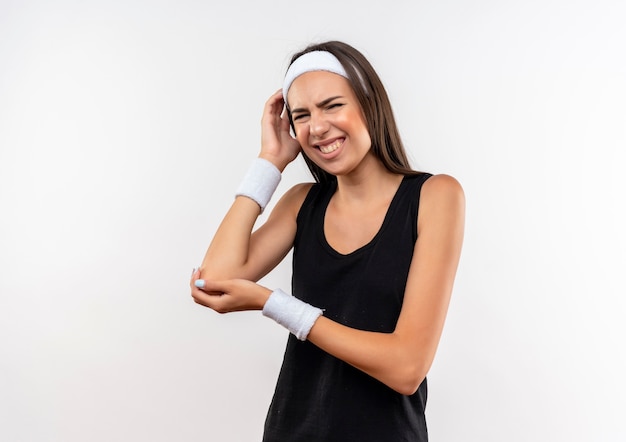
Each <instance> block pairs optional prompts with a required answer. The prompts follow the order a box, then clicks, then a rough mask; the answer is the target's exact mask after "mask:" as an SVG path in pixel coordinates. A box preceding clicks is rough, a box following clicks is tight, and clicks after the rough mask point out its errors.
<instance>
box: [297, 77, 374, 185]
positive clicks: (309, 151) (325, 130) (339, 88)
mask: <svg viewBox="0 0 626 442" xmlns="http://www.w3.org/2000/svg"><path fill="white" fill-rule="evenodd" d="M287 101H288V103H289V109H291V116H292V119H293V124H294V128H295V133H296V138H297V140H298V142H299V143H300V146H302V149H303V151H304V153H305V154H306V155H307V156H308V157H309V158H310V159H311V160H312V161H313V162H314V163H315V164H317V165H318V166H319V167H321V168H322V169H324V170H325V171H327V172H328V173H331V174H333V175H346V174H349V173H351V172H353V171H354V170H356V169H357V168H358V167H359V166H360V165H361V164H362V163H363V160H364V159H365V158H367V157H368V154H369V153H370V147H371V145H372V140H371V138H370V136H369V132H368V130H367V124H366V121H365V117H364V116H363V112H362V110H361V106H360V105H359V102H358V100H357V98H356V96H355V95H354V91H353V90H352V87H351V86H350V83H349V82H348V80H347V79H345V78H344V77H342V76H341V75H337V74H333V73H330V72H325V71H316V72H307V73H306V74H302V75H301V76H299V77H298V78H296V79H295V81H294V82H293V83H292V85H291V88H290V89H289V92H288V94H287ZM369 157H371V158H373V155H369Z"/></svg>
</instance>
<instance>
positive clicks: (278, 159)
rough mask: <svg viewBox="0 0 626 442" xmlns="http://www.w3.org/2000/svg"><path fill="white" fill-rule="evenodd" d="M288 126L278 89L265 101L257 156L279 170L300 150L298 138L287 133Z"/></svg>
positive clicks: (283, 103)
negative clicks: (259, 148)
mask: <svg viewBox="0 0 626 442" xmlns="http://www.w3.org/2000/svg"><path fill="white" fill-rule="evenodd" d="M289 128H290V127H289V115H287V110H286V109H285V101H284V100H283V93H282V89H280V90H279V91H277V92H276V93H274V94H273V95H272V96H271V97H270V99H269V100H267V102H266V103H265V109H264V110H263V117H262V119H261V153H260V154H259V157H260V158H264V159H266V160H268V161H270V162H271V163H272V164H274V165H275V166H276V167H277V168H278V169H279V170H280V171H281V172H282V171H283V170H284V169H285V167H287V164H289V163H291V162H292V161H293V160H295V159H296V157H297V156H298V154H299V153H300V150H301V148H300V144H299V143H298V140H296V139H295V138H294V137H292V136H291V133H289Z"/></svg>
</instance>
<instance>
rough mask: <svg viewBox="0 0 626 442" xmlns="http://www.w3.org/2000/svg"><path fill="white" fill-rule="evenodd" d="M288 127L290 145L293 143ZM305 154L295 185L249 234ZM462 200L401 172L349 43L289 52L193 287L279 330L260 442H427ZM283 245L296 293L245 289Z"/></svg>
mask: <svg viewBox="0 0 626 442" xmlns="http://www.w3.org/2000/svg"><path fill="white" fill-rule="evenodd" d="M290 126H291V128H292V130H293V133H294V134H295V138H293V137H292V136H291V135H290ZM300 153H301V154H302V155H303V156H304V158H305V160H306V162H307V164H308V166H309V169H310V170H311V173H312V174H313V177H314V178H315V181H316V183H314V184H312V183H305V184H299V185H296V186H294V187H293V188H291V189H290V190H289V191H288V192H287V193H286V194H285V195H283V197H282V198H281V199H280V200H279V201H278V203H277V204H276V206H275V208H274V210H273V211H272V213H271V214H270V216H269V217H268V219H267V221H266V222H265V223H264V224H263V225H262V226H261V227H260V228H258V229H257V230H256V231H254V232H252V229H253V226H254V223H255V221H256V219H257V217H258V215H259V214H260V213H261V211H262V210H263V208H264V207H265V205H266V204H267V202H268V200H269V198H270V197H271V194H272V192H273V190H274V189H275V188H276V186H277V184H278V181H279V180H280V172H282V171H283V169H284V168H285V167H286V166H287V165H288V164H289V163H290V162H292V161H293V160H294V159H295V158H296V157H297V156H298V154H300ZM464 205H465V203H464V196H463V191H462V189H461V186H460V185H459V184H458V182H457V181H456V180H455V179H454V178H452V177H450V176H447V175H435V176H432V175H430V174H427V173H420V172H415V171H413V170H412V169H411V168H410V166H409V164H408V161H407V158H406V155H405V151H404V148H403V145H402V142H401V140H400V137H399V134H398V130H397V128H396V124H395V121H394V117H393V114H392V110H391V106H390V103H389V99H388V97H387V94H386V92H385V90H384V88H383V85H382V83H381V81H380V79H379V77H378V75H377V74H376V72H375V71H374V69H373V68H372V66H371V65H370V64H369V62H368V61H367V60H366V59H365V58H364V57H363V55H362V54H361V53H360V52H358V51H357V50H356V49H354V48H352V47H351V46H349V45H347V44H345V43H341V42H326V43H321V44H316V45H313V46H310V47H308V48H307V49H305V50H304V51H302V52H300V53H298V54H296V55H294V57H293V58H292V62H291V65H290V67H289V69H288V71H287V74H286V76H285V82H284V85H283V88H282V89H281V90H280V91H278V92H276V93H275V94H273V95H272V96H271V97H270V99H269V100H268V101H267V103H266V105H265V110H264V113H263V118H262V142H261V152H260V154H259V158H257V159H256V160H255V162H254V163H253V166H252V167H251V169H250V170H249V172H248V174H247V175H246V177H245V178H244V180H243V182H242V184H241V186H240V188H239V191H238V192H237V196H236V198H235V201H234V203H233V205H232V207H231V208H230V210H229V211H228V213H227V214H226V216H225V218H224V220H223V221H222V223H221V225H220V227H219V228H218V230H217V233H216V234H215V237H214V238H213V241H212V242H211V245H210V246H209V249H208V251H207V253H206V256H205V258H204V261H203V262H202V266H201V267H200V269H198V270H196V271H195V272H194V274H193V277H192V280H191V293H192V296H193V299H194V300H195V302H197V303H199V304H201V305H204V306H206V307H209V308H211V309H213V310H215V311H217V312H220V313H226V312H233V311H241V310H262V311H263V314H264V315H265V316H268V317H270V318H272V319H274V320H275V321H277V322H278V323H279V324H281V325H283V326H285V327H286V328H287V329H289V331H290V332H291V333H292V334H291V335H290V336H289V340H288V343H287V348H286V351H285V357H284V361H283V366H282V369H281V372H280V375H279V379H278V384H277V386H276V390H275V393H274V398H273V400H272V404H271V406H270V409H269V412H268V415H267V419H266V423H265V433H264V440H265V441H268V442H269V441H276V442H286V441H289V442H294V441H306V442H311V441H359V442H364V441H376V442H380V441H385V442H386V441H394V442H396V441H426V440H428V435H427V431H426V421H425V416H424V408H425V405H426V374H427V373H428V370H429V368H430V366H431V364H432V362H433V358H434V356H435V352H436V349H437V345H438V343H439V338H440V336H441V332H442V328H443V325H444V321H445V317H446V313H447V310H448V304H449V300H450V295H451V292H452V286H453V282H454V277H455V273H456V269H457V264H458V261H459V256H460V252H461V243H462V240H463V225H464ZM292 247H293V249H294V252H293V281H292V288H291V291H292V292H293V296H291V295H289V294H287V293H285V292H283V291H282V290H280V289H276V290H271V289H268V288H265V287H262V286H260V285H258V284H256V281H258V280H259V279H260V278H261V277H263V276H264V275H265V274H267V273H268V272H269V271H271V270H272V269H273V268H274V267H275V266H276V265H277V264H278V263H279V262H280V261H281V260H282V259H283V258H284V257H285V255H286V254H287V253H288V251H289V250H291V248H292Z"/></svg>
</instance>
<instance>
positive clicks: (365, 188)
mask: <svg viewBox="0 0 626 442" xmlns="http://www.w3.org/2000/svg"><path fill="white" fill-rule="evenodd" d="M402 178H403V176H402V175H398V174H395V173H392V172H390V171H389V170H387V168H386V167H385V166H384V165H383V164H382V162H381V161H380V160H378V159H375V160H374V161H372V162H371V163H370V164H369V165H368V167H361V168H359V169H358V170H355V171H353V172H352V173H350V174H347V175H340V176H337V193H336V197H337V200H338V202H341V203H342V204H363V203H365V202H375V201H377V200H378V199H380V198H383V199H388V198H389V195H391V196H393V195H394V194H395V192H396V190H397V189H398V186H399V185H400V182H401V181H402Z"/></svg>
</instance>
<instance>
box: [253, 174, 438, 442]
mask: <svg viewBox="0 0 626 442" xmlns="http://www.w3.org/2000/svg"><path fill="white" fill-rule="evenodd" d="M430 176H431V175H429V174H421V175H416V176H408V177H405V178H404V179H403V180H402V183H401V184H400V187H399V188H398V190H397V192H396V194H395V196H394V198H393V200H392V201H391V204H390V206H389V208H388V211H387V214H386V215H385V219H384V221H383V224H382V226H381V228H380V230H379V231H378V233H377V234H376V236H375V237H374V238H373V239H372V241H370V242H369V243H368V244H366V245H365V246H363V247H361V248H359V249H357V250H355V251H354V252H352V253H349V254H347V255H343V254H340V253H338V252H337V251H335V250H334V249H333V248H332V247H331V246H330V245H329V244H328V242H327V241H326V238H325V236H324V215H325V212H326V208H327V206H328V203H329V201H330V199H331V197H332V195H333V194H334V193H335V190H336V183H329V184H324V185H321V184H315V185H313V187H312V188H311V190H310V191H309V193H308V195H307V197H306V198H305V200H304V203H303V204H302V207H301V208H300V211H299V213H298V217H297V231H296V237H295V242H294V251H293V279H292V293H293V294H294V296H296V297H298V298H300V299H302V300H304V301H306V302H308V303H309V304H311V305H314V306H316V307H319V308H322V309H324V316H326V317H327V318H329V319H332V320H333V321H337V322H339V323H341V324H344V325H346V326H348V327H352V328H357V329H361V330H369V331H376V332H383V333H390V332H393V330H394V329H395V326H396V322H397V320H398V316H399V315H400V309H401V308H402V300H403V297H404V289H405V286H406V281H407V276H408V273H409V266H410V264H411V259H412V257H413V248H414V245H415V241H416V239H417V213H418V207H419V196H420V190H421V187H422V184H423V183H424V181H426V179H428V177H430ZM426 395H427V386H426V380H424V382H422V384H421V385H420V387H419V389H418V390H417V392H416V393H415V394H413V395H411V396H405V395H401V394H399V393H396V392H395V391H393V390H392V389H391V388H389V387H387V386H386V385H384V384H383V383H381V382H380V381H378V380H376V379H374V378H372V377H371V376H369V375H367V374H365V373H363V372H362V371H360V370H358V369H356V368H354V367H352V366H350V365H348V364H346V363H345V362H343V361H341V360H339V359H337V358H335V357H334V356H331V355H329V354H328V353H326V352H324V351H322V350H320V349H319V348H318V347H316V346H315V345H313V344H311V343H310V342H308V341H305V342H301V341H298V340H297V339H296V338H295V337H294V336H293V335H290V336H289V340H288V342H287V348H286V350H285V357H284V360H283V365H282V368H281V371H280V375H279V378H278V383H277V385H276V390H275V392H274V398H273V400H272V404H271V405H270V409H269V411H268V415H267V418H266V421H265V433H264V437H263V440H264V441H265V442H315V441H320V442H321V441H324V442H332V441H358V442H368V441H372V442H374V441H375V442H387V441H390V442H400V441H411V442H413V441H419V442H422V441H427V440H428V435H427V431H426V421H425V416H424V409H425V406H426Z"/></svg>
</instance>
